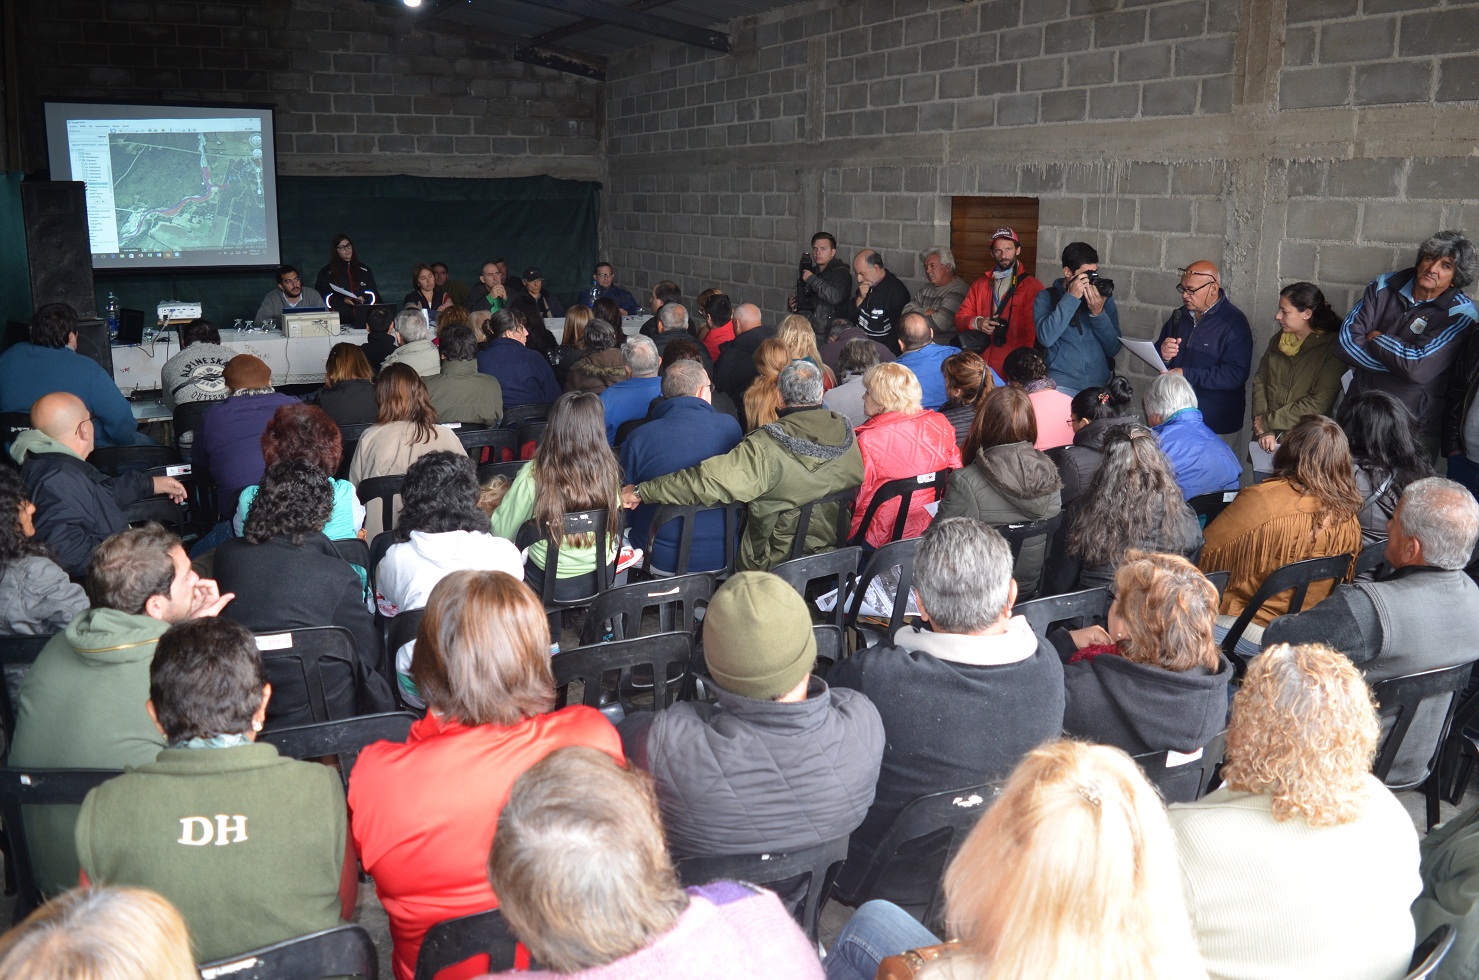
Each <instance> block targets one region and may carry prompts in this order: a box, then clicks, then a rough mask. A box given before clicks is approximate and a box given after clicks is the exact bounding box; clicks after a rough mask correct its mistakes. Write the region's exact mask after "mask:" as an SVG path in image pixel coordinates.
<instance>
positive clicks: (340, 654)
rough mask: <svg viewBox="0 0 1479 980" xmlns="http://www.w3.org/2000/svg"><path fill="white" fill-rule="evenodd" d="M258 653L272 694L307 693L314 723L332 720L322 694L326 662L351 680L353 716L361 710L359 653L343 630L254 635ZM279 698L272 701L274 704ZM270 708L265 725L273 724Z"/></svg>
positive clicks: (310, 629) (314, 628)
mask: <svg viewBox="0 0 1479 980" xmlns="http://www.w3.org/2000/svg"><path fill="white" fill-rule="evenodd" d="M256 636H257V649H258V650H260V651H261V653H262V663H263V665H264V666H265V667H266V668H267V678H268V680H270V681H271V682H272V688H273V693H274V694H276V693H277V692H278V691H290V690H295V689H301V690H304V691H306V692H307V698H308V706H309V709H310V710H311V711H312V713H313V720H314V721H315V722H325V721H332V720H334V719H333V718H332V717H331V716H330V714H329V705H328V698H327V697H326V696H325V694H324V677H323V670H324V666H325V662H326V661H329V662H339V663H342V664H343V665H344V668H345V669H347V670H349V671H350V672H351V674H352V676H353V677H354V692H355V712H354V713H355V714H358V713H359V707H360V693H361V685H360V677H359V652H358V647H357V646H356V645H355V642H354V634H353V633H351V632H349V630H347V629H345V628H344V627H342V626H310V627H306V628H303V629H295V630H286V631H282V632H262V633H257V635H256ZM277 700H278V698H276V697H274V698H273V701H277ZM272 715H273V712H272V710H271V705H270V704H269V706H268V715H267V724H268V725H269V726H270V725H272V723H273V717H272Z"/></svg>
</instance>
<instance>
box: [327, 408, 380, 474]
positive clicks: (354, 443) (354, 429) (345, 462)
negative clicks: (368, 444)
mask: <svg viewBox="0 0 1479 980" xmlns="http://www.w3.org/2000/svg"><path fill="white" fill-rule="evenodd" d="M374 424H375V423H373V422H362V423H359V424H356V425H341V426H339V443H340V445H342V446H343V447H344V455H343V457H342V458H341V459H340V460H339V472H337V473H335V474H334V475H335V476H336V477H338V478H339V479H341V480H343V479H347V478H348V476H349V464H350V462H351V461H352V460H353V459H354V450H355V449H356V447H358V446H359V441H360V437H361V436H363V435H364V434H365V433H366V432H368V431H370V426H372V425H374Z"/></svg>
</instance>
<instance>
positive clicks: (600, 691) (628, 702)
mask: <svg viewBox="0 0 1479 980" xmlns="http://www.w3.org/2000/svg"><path fill="white" fill-rule="evenodd" d="M692 660H693V634H691V633H656V634H654V635H652V636H641V637H637V638H636V639H631V640H613V641H612V642H610V643H593V644H591V645H590V646H580V647H575V648H574V649H573V650H562V651H561V652H559V653H557V654H555V655H554V656H553V657H551V658H550V666H551V667H552V668H553V669H554V672H555V687H556V689H558V690H560V692H561V694H560V704H562V705H563V704H565V703H566V700H567V698H568V694H569V692H568V691H567V690H566V688H567V687H568V685H570V684H571V683H572V682H574V681H580V682H581V683H582V686H583V687H584V691H583V692H582V694H581V703H582V704H585V705H589V706H590V707H592V708H603V707H604V708H608V709H610V708H613V707H614V706H613V705H612V703H611V699H610V697H609V696H608V694H607V692H610V691H618V692H619V691H621V690H622V688H623V687H629V686H630V683H629V678H630V676H631V674H632V672H633V670H635V669H641V670H642V672H643V673H644V674H645V676H647V677H666V678H667V679H668V683H667V684H664V685H662V687H661V688H660V689H653V690H652V709H651V710H653V711H661V710H662V709H664V708H666V707H667V706H668V705H669V704H671V703H672V702H673V701H674V700H676V698H675V693H676V691H677V689H678V687H679V685H680V684H681V682H682V680H683V678H684V675H685V673H686V672H687V670H688V667H689V664H690V663H691V662H692ZM610 674H616V675H617V677H616V680H615V683H610V682H608V675H610ZM618 697H619V699H620V708H621V711H622V713H631V712H633V711H637V710H644V709H641V708H639V707H638V706H637V705H636V703H635V702H634V701H632V699H631V698H628V697H621V696H620V695H618ZM613 713H615V712H614V711H613Z"/></svg>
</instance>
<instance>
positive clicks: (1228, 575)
mask: <svg viewBox="0 0 1479 980" xmlns="http://www.w3.org/2000/svg"><path fill="white" fill-rule="evenodd" d="M1202 575H1204V576H1205V577H1206V579H1207V581H1208V582H1211V583H1212V587H1213V588H1214V589H1216V590H1217V601H1218V602H1219V603H1221V602H1222V597H1223V596H1225V595H1227V583H1228V582H1230V581H1232V572H1203V573H1202Z"/></svg>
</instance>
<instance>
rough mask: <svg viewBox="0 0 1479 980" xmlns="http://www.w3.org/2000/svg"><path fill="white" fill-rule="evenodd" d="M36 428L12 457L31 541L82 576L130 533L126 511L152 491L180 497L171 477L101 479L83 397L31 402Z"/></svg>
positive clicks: (93, 423)
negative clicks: (26, 500) (29, 511)
mask: <svg viewBox="0 0 1479 980" xmlns="http://www.w3.org/2000/svg"><path fill="white" fill-rule="evenodd" d="M31 424H32V425H34V426H35V428H33V429H28V430H27V431H25V432H22V433H21V434H20V435H18V436H16V439H15V442H14V443H13V444H12V445H11V447H10V455H11V456H12V457H13V458H14V459H15V461H16V462H17V463H19V464H20V467H21V479H23V480H25V482H26V490H27V492H28V493H29V494H30V497H31V502H32V503H34V504H35V505H36V516H35V523H36V537H37V538H39V539H40V540H42V541H45V542H46V543H47V544H48V545H50V546H51V550H52V553H53V554H54V555H56V560H57V563H58V564H60V565H61V566H62V567H63V568H65V569H66V570H67V571H68V572H69V573H70V574H72V575H82V574H83V573H84V572H86V570H87V561H88V559H89V558H91V557H92V553H93V551H94V550H96V548H97V546H98V545H99V544H101V543H102V541H103V539H104V538H106V537H107V536H108V535H110V534H114V533H116V532H118V531H123V530H126V529H127V528H128V520H127V518H126V517H125V516H124V513H123V512H124V510H125V509H126V508H127V507H128V506H129V505H130V504H132V503H133V502H134V501H136V500H139V499H141V498H143V497H147V496H150V495H151V494H156V493H163V494H168V495H169V496H170V497H171V498H172V499H174V500H175V501H176V502H179V501H181V500H184V499H185V488H184V486H182V485H181V484H180V481H179V480H176V479H175V478H174V477H172V476H155V477H151V476H149V475H147V474H145V473H140V472H134V473H123V474H120V475H119V476H116V477H112V478H109V477H105V476H104V475H103V474H102V473H100V472H98V470H97V469H96V468H95V467H94V466H92V465H91V464H90V463H88V462H87V457H88V456H90V455H91V454H92V450H93V446H94V444H95V440H96V431H97V425H98V419H97V416H96V415H94V414H93V413H92V412H90V411H88V408H87V406H86V405H85V404H83V402H82V399H80V398H78V397H77V396H76V395H73V394H70V393H68V392H65V391H56V392H52V393H51V394H49V395H43V396H42V397H40V398H38V399H37V400H36V401H35V403H34V404H32V405H31Z"/></svg>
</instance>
